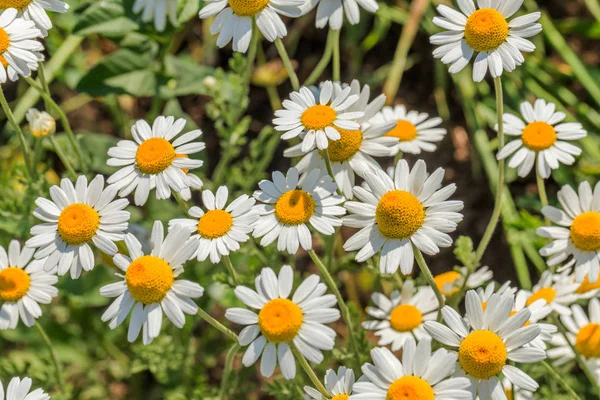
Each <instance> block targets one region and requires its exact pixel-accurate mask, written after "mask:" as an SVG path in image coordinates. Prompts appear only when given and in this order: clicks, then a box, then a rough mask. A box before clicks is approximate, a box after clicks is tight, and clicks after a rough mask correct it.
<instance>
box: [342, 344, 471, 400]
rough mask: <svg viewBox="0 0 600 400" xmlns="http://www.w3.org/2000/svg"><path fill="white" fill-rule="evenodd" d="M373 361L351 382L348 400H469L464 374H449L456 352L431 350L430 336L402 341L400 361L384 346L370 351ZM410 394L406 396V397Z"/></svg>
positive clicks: (453, 367)
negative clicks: (350, 393) (351, 390)
mask: <svg viewBox="0 0 600 400" xmlns="http://www.w3.org/2000/svg"><path fill="white" fill-rule="evenodd" d="M371 358H372V359H373V364H370V363H366V364H365V365H363V366H362V372H363V374H365V375H364V377H363V378H365V379H364V380H362V379H361V380H359V381H358V382H356V383H355V384H354V387H353V391H354V393H353V394H352V395H351V396H350V397H349V400H403V399H407V398H414V399H431V400H471V399H472V398H473V396H472V395H471V392H470V391H469V387H470V382H469V380H468V379H467V378H465V377H451V375H452V373H453V372H454V369H455V367H456V359H457V356H456V353H454V352H449V351H447V350H445V349H439V350H437V351H435V352H434V353H432V352H431V338H428V337H427V338H423V339H421V340H420V341H419V344H418V345H417V344H415V340H414V339H413V338H409V339H407V340H406V343H405V344H404V347H403V350H402V360H399V359H397V358H396V356H394V354H393V353H392V352H391V351H390V350H388V349H387V348H385V347H380V348H374V349H373V350H371ZM407 393H410V394H411V395H410V397H408V396H407Z"/></svg>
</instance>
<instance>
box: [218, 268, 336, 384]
mask: <svg viewBox="0 0 600 400" xmlns="http://www.w3.org/2000/svg"><path fill="white" fill-rule="evenodd" d="M319 281H320V279H319V276H317V275H311V276H309V277H308V278H306V279H305V280H304V281H303V282H302V283H301V284H300V286H298V288H297V289H296V291H295V292H294V294H293V296H292V299H291V300H290V299H289V297H290V294H291V292H292V286H293V283H294V271H293V270H292V267H290V266H289V265H284V266H283V267H282V268H281V270H280V271H279V276H277V275H275V272H274V271H273V270H272V269H271V268H263V269H262V271H261V273H260V275H259V276H258V277H257V278H256V282H255V284H256V291H254V290H252V289H250V288H248V287H246V286H238V287H236V288H235V295H236V297H237V298H238V299H240V301H241V302H242V303H244V304H245V305H247V306H248V307H250V308H253V309H255V310H257V311H258V313H256V312H254V311H251V310H248V309H245V308H230V309H228V310H227V311H226V312H225V318H227V319H228V320H229V321H231V322H233V323H236V324H240V325H247V326H246V327H245V328H244V329H243V330H242V332H240V335H239V338H240V340H239V342H240V345H242V346H248V349H247V350H246V353H245V354H244V357H243V358H242V363H243V364H244V365H245V366H246V367H249V366H251V365H253V364H254V363H255V362H256V361H257V360H258V358H259V357H261V355H262V359H261V362H260V373H261V374H262V375H263V376H265V377H270V376H271V375H273V372H274V371H275V367H276V366H277V363H278V362H279V367H280V368H281V372H282V373H283V376H284V377H285V378H286V379H293V378H294V377H295V376H296V362H295V360H294V355H293V354H292V350H291V349H290V346H291V345H292V344H293V346H295V347H296V348H297V349H298V350H299V351H300V353H302V355H304V357H306V359H308V360H309V361H311V362H313V363H316V364H319V363H321V362H322V361H323V354H322V353H321V351H322V350H332V349H333V347H334V345H335V337H336V333H335V331H334V330H333V329H331V328H330V327H328V326H325V325H324V324H328V323H332V322H335V321H337V320H338V319H339V318H340V312H339V310H337V309H335V308H333V307H334V306H335V304H336V299H335V296H334V295H332V294H325V295H324V293H325V291H326V290H327V288H326V286H325V284H324V283H320V282H319Z"/></svg>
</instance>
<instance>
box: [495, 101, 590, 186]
mask: <svg viewBox="0 0 600 400" xmlns="http://www.w3.org/2000/svg"><path fill="white" fill-rule="evenodd" d="M555 110H556V105H555V104H554V103H546V102H545V101H544V100H542V99H537V100H536V101H535V103H534V105H533V106H532V105H531V104H529V102H526V101H525V102H523V103H521V114H522V115H523V118H524V119H525V122H523V121H522V120H521V118H519V117H517V116H516V115H513V114H508V113H505V114H504V116H503V120H504V133H506V134H507V135H510V136H519V139H516V140H512V141H510V142H508V143H507V144H506V145H505V146H504V147H503V148H502V149H501V150H500V151H499V152H498V155H497V158H498V160H503V159H505V158H507V157H508V156H510V155H511V154H513V153H514V155H513V156H512V157H511V159H510V161H509V162H508V166H509V167H511V168H518V174H519V176H521V177H525V176H527V174H529V172H530V171H531V169H532V168H533V164H537V172H538V173H539V174H540V176H541V177H542V178H548V177H549V176H550V172H552V170H553V169H558V167H559V166H560V163H562V164H565V165H572V164H573V163H574V162H575V157H574V156H578V155H580V154H581V149H580V148H579V147H577V146H573V145H572V144H570V143H567V142H566V140H579V139H582V138H584V137H585V136H586V135H587V132H586V131H585V130H584V129H583V127H582V125H581V124H580V123H577V122H568V123H564V122H563V123H559V122H561V121H562V120H564V119H565V113H562V112H555ZM496 129H498V128H497V127H496Z"/></svg>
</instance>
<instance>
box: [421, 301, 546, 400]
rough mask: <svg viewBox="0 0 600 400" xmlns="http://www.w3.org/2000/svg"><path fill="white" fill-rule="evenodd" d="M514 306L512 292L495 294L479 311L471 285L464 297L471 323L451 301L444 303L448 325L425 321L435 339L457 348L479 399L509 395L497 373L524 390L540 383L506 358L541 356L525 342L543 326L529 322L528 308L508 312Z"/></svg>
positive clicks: (536, 358) (520, 359)
mask: <svg viewBox="0 0 600 400" xmlns="http://www.w3.org/2000/svg"><path fill="white" fill-rule="evenodd" d="M512 309H513V297H512V296H500V295H498V294H494V295H492V296H491V297H490V299H489V301H488V302H487V306H486V307H485V310H483V303H482V302H481V300H480V299H479V296H477V293H475V291H474V290H470V291H468V292H467V296H466V319H467V320H468V323H469V325H467V323H466V322H465V320H463V318H462V317H461V316H460V315H459V314H458V313H457V312H456V311H455V310H454V309H453V308H452V307H449V306H444V308H442V317H443V318H444V321H445V322H446V324H447V326H446V325H443V324H440V323H438V322H435V321H427V322H426V323H425V329H426V330H427V332H428V333H429V334H430V335H431V336H432V337H433V338H434V339H435V340H437V341H439V342H440V343H442V344H443V345H446V346H449V347H454V348H458V364H459V366H460V369H461V371H462V372H464V373H465V374H466V376H467V377H468V378H469V379H470V380H471V382H472V385H473V387H474V389H475V391H476V392H477V394H478V395H479V397H480V399H481V400H488V399H494V400H506V399H507V397H506V394H505V392H504V389H503V386H502V383H501V381H500V379H499V374H500V373H502V374H503V375H504V377H506V378H507V379H509V380H510V381H511V382H512V383H513V384H514V385H516V386H518V387H520V388H522V389H525V390H529V391H535V390H537V388H538V383H537V382H536V381H535V380H534V379H533V378H531V377H530V376H529V375H527V374H526V373H525V372H523V371H521V370H520V369H519V368H517V367H515V366H513V365H510V364H508V361H509V360H510V361H514V362H517V363H534V362H538V361H541V360H543V359H545V358H546V352H545V351H544V350H542V349H538V348H535V347H531V346H528V345H529V344H530V343H531V341H532V340H533V339H535V338H536V337H537V336H538V335H539V334H540V332H541V329H540V327H539V325H538V324H535V323H533V324H527V321H529V319H530V318H531V311H529V310H528V309H527V308H524V309H522V310H521V311H519V312H517V313H516V314H514V315H513V316H512V317H511V316H510V314H511V311H512ZM525 325H526V326H525Z"/></svg>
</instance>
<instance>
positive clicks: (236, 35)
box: [199, 0, 304, 53]
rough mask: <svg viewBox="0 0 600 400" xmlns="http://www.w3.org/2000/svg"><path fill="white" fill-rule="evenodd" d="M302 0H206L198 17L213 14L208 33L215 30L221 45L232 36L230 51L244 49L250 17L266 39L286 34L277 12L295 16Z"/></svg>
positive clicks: (243, 51)
mask: <svg viewBox="0 0 600 400" xmlns="http://www.w3.org/2000/svg"><path fill="white" fill-rule="evenodd" d="M302 4H304V0H207V1H205V5H204V7H203V8H202V9H201V10H200V14H199V15H200V18H202V19H205V18H209V17H212V16H214V15H216V17H215V20H214V21H213V23H212V25H211V26H210V33H211V34H213V35H216V34H219V37H218V38H217V46H219V47H225V46H226V45H227V43H229V42H230V41H231V39H233V51H238V52H240V53H245V52H246V50H248V46H249V45H250V38H251V37H252V20H255V21H256V26H257V27H258V30H259V31H260V33H262V35H263V36H264V37H265V39H267V40H268V41H269V42H274V41H275V40H277V39H281V38H284V37H285V36H286V35H287V29H286V27H285V24H284V23H283V21H282V20H281V16H280V15H284V16H286V17H293V18H296V17H299V16H300V15H301V14H302V9H301V8H300V6H301V5H302Z"/></svg>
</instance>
